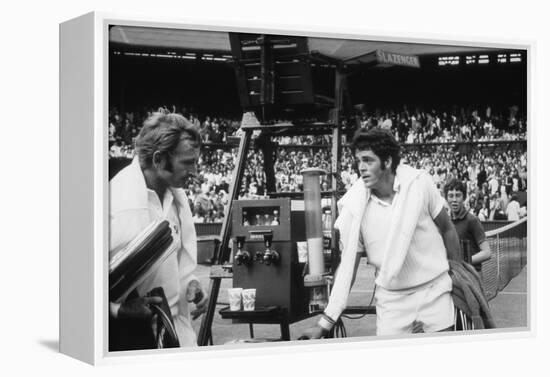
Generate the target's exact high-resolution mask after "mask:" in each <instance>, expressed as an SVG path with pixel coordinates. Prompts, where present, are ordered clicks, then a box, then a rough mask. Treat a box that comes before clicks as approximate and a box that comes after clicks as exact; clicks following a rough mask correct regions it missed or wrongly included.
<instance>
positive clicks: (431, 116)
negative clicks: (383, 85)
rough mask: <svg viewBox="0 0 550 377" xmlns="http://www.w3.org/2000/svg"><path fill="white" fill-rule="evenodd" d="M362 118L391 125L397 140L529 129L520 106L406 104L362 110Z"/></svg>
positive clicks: (473, 137) (368, 123) (483, 137)
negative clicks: (501, 108) (412, 106)
mask: <svg viewBox="0 0 550 377" xmlns="http://www.w3.org/2000/svg"><path fill="white" fill-rule="evenodd" d="M360 118H361V127H373V126H379V127H382V128H386V129H389V130H391V131H392V132H393V133H394V135H395V137H396V139H397V140H398V141H400V142H402V143H408V144H411V143H445V142H463V141H495V140H521V139H525V135H526V129H527V125H526V120H525V117H524V116H523V115H521V114H519V109H518V107H517V106H511V107H510V108H507V109H505V111H504V112H500V113H495V112H494V111H492V109H491V107H486V108H484V109H479V108H474V107H470V108H467V107H461V108H454V109H451V110H436V109H432V110H430V111H426V110H424V109H421V108H416V109H414V110H413V111H409V109H408V108H407V107H406V106H403V108H402V109H401V110H400V111H397V110H395V109H392V110H388V111H380V110H376V111H374V112H368V111H364V110H362V111H361V113H360Z"/></svg>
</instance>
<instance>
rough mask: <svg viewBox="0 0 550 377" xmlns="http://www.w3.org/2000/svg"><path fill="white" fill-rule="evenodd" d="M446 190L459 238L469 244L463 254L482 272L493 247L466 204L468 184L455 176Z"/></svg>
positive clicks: (463, 242) (446, 186)
mask: <svg viewBox="0 0 550 377" xmlns="http://www.w3.org/2000/svg"><path fill="white" fill-rule="evenodd" d="M444 191H445V198H446V199H447V202H448V203H449V207H450V208H451V219H452V221H453V224H454V226H455V228H456V232H457V233H458V238H459V239H460V241H461V243H462V244H465V245H467V250H463V256H465V257H467V259H468V260H467V262H469V263H471V264H472V265H473V266H474V267H475V269H476V271H478V272H481V263H482V262H485V261H486V260H489V259H490V258H491V249H490V247H489V242H487V239H486V238H485V231H484V230H483V226H482V225H481V222H480V221H479V219H478V218H477V217H476V216H474V215H473V214H471V213H470V212H469V211H468V210H467V209H466V207H465V206H464V199H465V198H466V186H464V183H462V182H461V181H459V180H458V179H456V178H455V179H452V180H451V181H450V182H449V183H447V184H446V185H445V188H444ZM466 251H468V253H466Z"/></svg>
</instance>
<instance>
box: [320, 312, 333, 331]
mask: <svg viewBox="0 0 550 377" xmlns="http://www.w3.org/2000/svg"><path fill="white" fill-rule="evenodd" d="M335 323H336V321H335V320H333V319H332V318H330V317H329V316H328V315H326V314H324V313H323V314H321V318H319V322H317V325H319V327H321V328H322V329H323V330H325V331H327V332H329V331H330V330H331V329H332V326H334V324H335Z"/></svg>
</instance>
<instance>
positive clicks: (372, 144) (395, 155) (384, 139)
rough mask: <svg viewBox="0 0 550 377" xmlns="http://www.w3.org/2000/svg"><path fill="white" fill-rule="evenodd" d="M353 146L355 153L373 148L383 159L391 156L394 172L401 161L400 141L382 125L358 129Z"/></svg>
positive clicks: (385, 159)
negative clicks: (381, 126)
mask: <svg viewBox="0 0 550 377" xmlns="http://www.w3.org/2000/svg"><path fill="white" fill-rule="evenodd" d="M351 148H352V151H353V153H354V154H355V153H357V152H358V151H364V150H371V151H372V152H373V153H374V154H375V155H377V156H378V158H380V160H381V161H387V160H388V158H390V157H391V159H392V163H391V170H392V172H393V173H395V171H396V169H397V166H399V162H400V161H401V156H400V152H401V147H400V146H399V143H398V142H397V140H395V138H394V137H393V135H392V134H391V132H389V131H388V130H385V129H383V128H380V127H374V128H371V129H369V130H365V129H359V130H357V131H356V132H355V135H354V136H353V139H352V142H351Z"/></svg>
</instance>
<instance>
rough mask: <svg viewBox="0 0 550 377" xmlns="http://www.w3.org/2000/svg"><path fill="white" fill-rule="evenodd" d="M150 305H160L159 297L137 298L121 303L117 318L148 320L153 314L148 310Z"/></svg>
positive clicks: (160, 299)
mask: <svg viewBox="0 0 550 377" xmlns="http://www.w3.org/2000/svg"><path fill="white" fill-rule="evenodd" d="M151 304H157V305H160V304H162V298H160V297H155V296H153V297H138V298H135V299H132V300H128V301H125V302H123V303H122V304H121V305H120V308H119V309H118V314H117V318H133V319H149V318H151V317H152V316H153V312H152V311H151V309H150V308H149V305H151Z"/></svg>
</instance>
